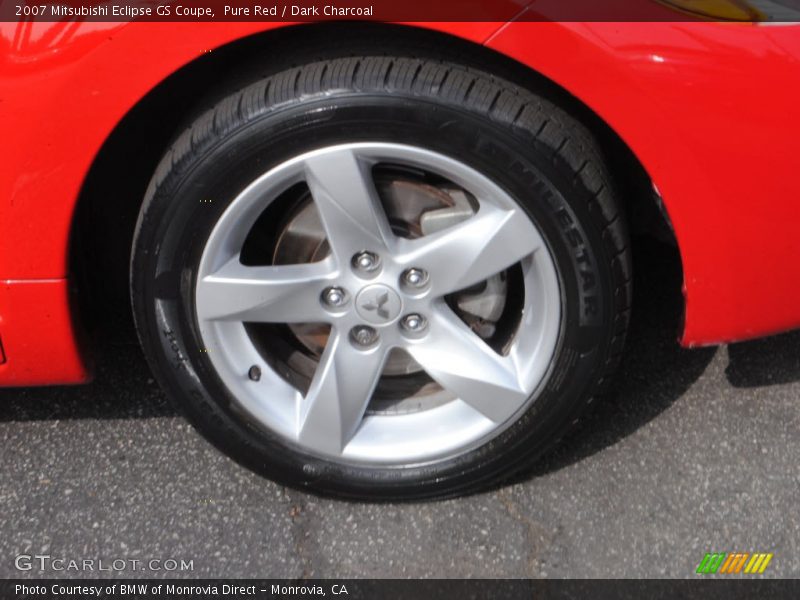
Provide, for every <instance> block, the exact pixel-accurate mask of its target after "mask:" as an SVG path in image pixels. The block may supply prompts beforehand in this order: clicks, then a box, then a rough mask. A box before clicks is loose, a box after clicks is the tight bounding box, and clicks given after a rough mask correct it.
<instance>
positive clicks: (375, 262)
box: [353, 250, 381, 273]
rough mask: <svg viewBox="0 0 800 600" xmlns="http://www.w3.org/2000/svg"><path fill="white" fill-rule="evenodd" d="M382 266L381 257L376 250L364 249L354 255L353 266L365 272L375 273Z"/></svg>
mask: <svg viewBox="0 0 800 600" xmlns="http://www.w3.org/2000/svg"><path fill="white" fill-rule="evenodd" d="M380 266H381V259H380V257H379V256H378V255H377V254H375V253H374V252H368V251H367V250H364V251H363V252H359V253H358V254H356V255H355V256H354V257H353V268H355V269H356V270H357V271H361V272H363V273H373V272H375V271H377V270H378V267H380Z"/></svg>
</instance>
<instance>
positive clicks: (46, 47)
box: [0, 22, 800, 384]
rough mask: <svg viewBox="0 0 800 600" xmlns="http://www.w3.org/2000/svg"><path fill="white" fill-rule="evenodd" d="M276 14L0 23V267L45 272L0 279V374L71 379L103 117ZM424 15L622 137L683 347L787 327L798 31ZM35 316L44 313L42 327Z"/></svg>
mask: <svg viewBox="0 0 800 600" xmlns="http://www.w3.org/2000/svg"><path fill="white" fill-rule="evenodd" d="M276 26H278V24H276V23H226V24H224V25H216V24H214V23H180V24H175V23H132V24H114V23H68V22H62V23H38V24H30V23H27V24H14V23H0V132H2V138H1V139H0V280H12V279H13V280H23V281H24V280H43V279H56V280H59V282H48V283H36V284H33V283H26V284H22V283H20V284H14V285H11V286H9V285H6V284H4V285H3V289H4V290H5V291H4V292H2V296H0V319H1V320H0V337H2V340H3V345H4V348H5V355H6V358H7V361H6V363H5V364H3V365H1V366H0V384H21V383H57V382H65V381H80V380H82V379H83V378H85V374H86V372H85V369H84V368H83V366H82V363H81V360H80V355H79V351H78V349H77V345H76V343H75V342H74V329H73V326H72V324H71V322H70V321H69V310H68V306H67V295H66V283H65V282H64V278H65V277H67V249H68V235H69V230H70V224H71V220H72V215H73V210H74V207H75V202H76V200H77V196H78V193H79V191H80V187H81V184H82V182H83V179H84V177H85V175H86V173H87V172H88V170H89V167H90V166H91V163H92V160H93V159H94V157H95V155H96V154H97V152H98V150H99V149H100V147H101V145H102V143H103V142H104V140H105V139H106V137H107V136H108V134H109V133H110V132H111V130H112V129H113V128H114V126H115V125H116V124H117V123H118V122H119V120H120V119H121V118H122V117H123V116H124V115H125V114H126V113H127V111H128V110H130V109H131V108H132V107H133V106H134V105H135V104H136V102H137V101H139V100H140V99H141V98H142V97H143V96H144V95H146V94H147V92H148V91H149V90H150V89H152V88H153V87H155V86H156V85H157V84H158V83H159V82H161V81H162V80H163V79H164V78H166V77H167V76H169V75H170V74H171V73H173V72H174V71H176V70H177V69H179V68H180V67H182V66H183V65H185V64H187V63H189V62H191V61H192V60H193V59H195V58H197V57H199V56H201V55H202V54H203V53H204V52H206V51H207V50H209V49H213V48H217V47H219V46H222V45H224V44H226V43H228V42H231V41H233V40H235V39H238V38H240V37H243V36H246V35H249V34H252V33H256V32H259V31H263V30H266V29H271V28H273V27H276ZM427 26H429V27H433V28H436V29H439V30H441V31H444V32H446V33H451V34H454V35H459V36H461V37H464V38H466V39H469V40H471V41H474V42H476V43H482V42H484V41H486V40H487V39H489V38H491V40H490V41H489V45H490V46H491V47H493V48H495V49H497V50H498V51H500V52H503V53H505V54H507V55H509V56H511V57H513V58H515V59H517V60H519V61H520V62H523V63H525V64H527V65H529V66H530V67H532V68H534V69H536V70H537V71H539V72H541V73H542V74H544V75H545V76H547V77H549V78H551V79H552V80H554V81H556V82H557V83H559V84H560V85H562V86H563V87H564V88H566V89H567V90H569V91H570V92H571V93H573V94H574V95H575V96H577V97H578V98H580V99H581V100H582V101H583V102H585V103H586V104H587V105H589V106H590V107H591V108H592V109H593V110H595V111H596V112H597V113H598V114H599V115H600V116H601V117H602V118H603V119H604V120H606V121H607V122H608V123H609V124H610V125H611V127H612V128H613V129H614V130H615V131H617V133H618V134H619V135H620V136H621V137H622V138H623V139H624V140H625V141H626V142H627V143H628V144H629V145H630V147H631V148H632V150H633V151H634V153H635V154H636V155H637V156H638V157H639V159H640V160H641V161H642V163H643V164H644V166H645V168H646V169H647V170H648V172H649V173H650V175H651V177H652V178H653V180H654V181H655V183H656V184H657V185H658V187H659V189H660V191H661V193H662V195H663V197H664V201H665V203H666V206H667V208H668V210H669V214H670V217H671V218H672V221H673V224H674V226H675V229H676V234H677V237H678V241H679V244H680V248H681V255H682V258H683V262H684V269H685V276H686V296H687V319H686V329H685V331H684V335H683V342H684V343H685V344H688V345H691V344H699V343H713V342H719V341H723V340H732V339H742V338H748V337H754V336H757V335H763V334H768V333H773V332H777V331H780V330H783V329H788V328H792V327H798V326H800V302H798V299H800V298H798V293H797V283H796V282H797V281H800V261H798V260H797V258H798V256H799V255H800V241H798V238H797V237H796V235H795V228H796V226H797V223H798V222H799V221H800V219H799V218H798V217H800V208H798V199H799V198H800V182H799V181H798V178H797V177H796V176H795V171H796V165H797V164H798V159H797V154H798V153H797V150H796V149H797V142H796V139H797V138H798V135H797V134H798V133H800V125H798V123H797V122H796V120H794V114H795V113H796V110H797V104H798V98H800V65H799V64H798V60H799V59H800V28H796V27H761V26H753V25H720V24H713V23H694V24H688V23H683V24H679V23H648V24H644V23H627V24H616V25H615V24H608V23H593V24H575V23H572V24H557V23H536V22H520V23H512V24H510V25H507V26H505V27H504V28H503V29H502V30H501V31H500V32H499V33H497V34H495V35H492V34H493V33H494V32H496V31H497V30H498V28H499V27H500V26H501V23H496V22H492V23H435V24H429V25H427ZM34 288H35V289H37V290H38V291H37V292H36V293H33V292H31V291H30V290H32V289H34ZM19 290H25V291H19ZM26 294H27V296H26ZM20 298H25V300H26V301H25V302H22V301H20ZM59 303H61V304H60V305H59V306H57V305H58V304H59ZM45 314H46V315H50V316H49V317H48V319H50V326H48V327H41V326H40V324H41V322H42V321H41V319H42V315H45ZM26 338H27V339H26ZM42 358H46V359H48V361H49V363H50V364H44V361H42V360H40V359H42ZM56 363H58V364H56Z"/></svg>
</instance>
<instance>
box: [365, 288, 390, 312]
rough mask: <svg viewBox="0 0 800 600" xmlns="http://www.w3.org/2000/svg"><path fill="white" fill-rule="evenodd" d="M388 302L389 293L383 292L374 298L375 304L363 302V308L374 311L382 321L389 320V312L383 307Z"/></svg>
mask: <svg viewBox="0 0 800 600" xmlns="http://www.w3.org/2000/svg"><path fill="white" fill-rule="evenodd" d="M388 302H389V292H383V293H382V294H379V295H378V297H377V298H376V300H375V302H365V303H364V305H363V306H364V308H365V309H366V310H375V311H377V312H378V316H379V317H381V318H382V319H388V318H389V311H388V310H386V309H385V308H384V306H385V305H386V304H387V303H388Z"/></svg>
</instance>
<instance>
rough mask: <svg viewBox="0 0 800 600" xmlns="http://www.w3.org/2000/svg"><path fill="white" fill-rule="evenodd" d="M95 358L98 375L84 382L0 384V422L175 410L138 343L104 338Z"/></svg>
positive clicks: (126, 415)
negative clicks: (31, 385) (25, 385)
mask: <svg viewBox="0 0 800 600" xmlns="http://www.w3.org/2000/svg"><path fill="white" fill-rule="evenodd" d="M96 358H97V363H98V367H97V373H96V377H95V380H94V381H93V382H92V383H90V384H88V385H80V386H70V387H66V386H57V387H41V388H8V389H0V422H8V421H41V420H60V419H142V418H149V417H163V416H174V415H176V414H177V413H176V411H175V409H174V408H173V406H172V404H171V403H170V402H169V401H168V400H167V399H166V397H165V396H164V394H162V393H161V390H160V389H159V388H158V384H156V383H155V381H154V380H153V378H152V376H151V374H150V369H149V367H148V365H147V362H146V361H145V359H144V356H143V355H142V352H141V350H140V349H139V346H138V345H137V344H136V343H134V342H133V341H131V342H127V343H104V344H103V345H102V347H101V348H99V349H98V351H97V357H96Z"/></svg>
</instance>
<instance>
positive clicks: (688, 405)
mask: <svg viewBox="0 0 800 600" xmlns="http://www.w3.org/2000/svg"><path fill="white" fill-rule="evenodd" d="M648 248H649V250H648V253H647V258H646V259H642V258H640V257H637V262H636V269H637V276H636V280H635V281H636V293H635V310H634V314H633V323H632V327H631V331H630V337H629V344H628V349H627V352H626V355H625V358H624V361H623V365H622V368H621V371H620V374H619V377H617V379H616V382H615V384H614V387H613V389H612V392H611V394H610V395H609V397H608V398H606V399H605V400H604V401H603V402H602V403H601V404H600V406H598V408H597V409H596V410H595V412H594V413H593V414H592V416H591V417H590V418H588V419H587V420H586V421H585V423H583V424H582V425H581V426H580V427H579V429H578V430H577V431H576V432H575V433H574V434H572V435H571V436H570V437H569V438H568V439H567V440H566V441H565V442H564V443H562V445H561V446H560V447H559V448H558V449H557V450H556V451H554V452H553V453H552V454H550V455H548V456H547V457H546V458H545V459H544V460H543V461H542V462H540V463H539V464H538V465H537V466H536V467H535V469H533V470H532V471H530V472H528V473H525V474H524V475H523V476H521V477H519V478H518V479H517V480H516V481H514V482H511V483H509V484H507V485H505V486H503V487H501V488H499V489H495V490H492V491H489V492H486V493H482V494H478V495H473V496H470V497H466V498H460V499H455V500H448V501H443V502H442V501H440V502H426V503H413V504H368V503H353V502H342V501H334V500H328V499H322V498H319V497H315V496H311V495H307V494H303V493H301V492H298V491H294V490H290V489H285V488H283V487H281V486H278V485H276V484H274V483H271V482H270V481H267V480H265V479H263V478H261V477H259V476H257V475H255V474H253V473H251V472H249V471H247V470H246V469H244V468H242V467H241V466H239V465H237V464H236V463H234V462H233V461H231V460H229V459H227V458H226V457H225V456H223V455H222V454H220V453H219V452H218V451H217V450H215V449H214V448H213V447H211V446H210V445H209V444H208V443H207V442H205V441H204V440H203V439H202V438H201V437H200V436H199V435H198V434H197V433H195V431H194V430H193V429H192V428H191V427H190V426H189V425H188V424H187V423H186V422H185V421H184V420H183V418H182V417H181V416H179V415H178V414H176V412H175V411H174V410H173V408H172V407H171V405H170V404H169V402H168V401H167V400H166V399H165V398H164V396H163V394H162V393H161V392H160V391H159V389H158V386H157V385H156V384H155V382H154V381H153V380H152V378H151V376H150V374H149V371H148V368H147V366H146V364H145V362H144V360H143V358H142V356H141V353H140V352H139V350H138V347H137V346H136V345H135V344H134V342H133V341H132V340H130V339H127V340H126V339H118V340H113V341H110V342H107V343H106V345H105V346H104V347H103V349H102V352H101V353H100V355H99V357H98V358H99V372H98V377H97V379H96V381H95V382H94V383H92V384H90V385H88V386H82V387H57V388H41V389H16V390H15V389H10V390H2V391H0V577H20V576H21V577H40V576H47V577H51V576H70V575H71V576H79V575H80V576H84V577H85V576H111V575H114V574H115V573H114V572H113V571H111V572H109V571H105V572H98V571H93V572H75V571H69V570H65V571H53V570H52V569H50V570H47V571H45V572H40V571H39V569H38V568H37V565H36V564H34V565H33V568H32V569H31V570H29V571H19V570H18V569H17V568H16V566H15V562H18V561H15V559H16V557H18V556H20V555H23V556H24V555H36V554H38V555H48V556H50V557H51V559H65V561H66V562H65V563H63V564H61V566H68V565H69V561H70V560H76V561H82V560H84V559H93V560H99V559H103V560H105V561H106V562H105V565H106V567H108V565H109V564H110V563H111V561H114V560H117V561H118V560H125V561H126V567H125V569H124V570H123V571H122V573H118V574H121V575H125V576H129V577H139V576H145V577H162V576H172V577H258V578H270V577H292V578H295V577H696V575H695V574H694V571H695V569H696V567H697V565H698V563H699V562H700V561H701V559H702V558H703V556H704V554H705V553H706V552H712V551H715V552H734V551H741V552H770V553H773V554H774V558H773V559H772V561H771V563H770V564H769V566H768V569H767V570H766V572H765V575H764V576H772V577H800V502H798V499H800V466H799V465H800V435H798V432H799V431H800V333H790V334H785V335H782V336H778V337H773V338H769V339H765V340H761V341H754V342H747V343H742V344H737V345H732V346H723V347H720V348H705V349H695V350H686V349H681V348H680V347H679V346H678V345H677V343H676V341H675V340H676V337H677V331H678V326H679V319H680V274H679V271H678V268H677V266H676V264H675V261H674V260H673V259H672V258H671V254H670V253H668V252H664V251H663V250H662V249H661V248H660V247H656V246H653V247H649V246H648ZM720 310H726V307H724V306H721V307H720ZM153 559H156V560H159V561H162V562H165V561H168V560H170V559H172V560H176V561H177V562H178V563H180V561H181V560H183V561H191V566H192V570H191V571H188V570H187V571H181V570H180V569H179V570H177V571H166V570H164V569H165V567H163V566H162V569H161V570H159V571H142V570H141V565H142V564H147V562H148V561H150V560H153ZM133 560H136V561H143V562H141V563H134V564H136V565H137V567H136V569H133V568H131V566H130V565H131V564H132V563H131V561H133ZM25 564H26V563H25V562H24V560H23V563H22V566H25ZM59 564H60V563H59ZM95 564H97V563H95ZM117 564H118V565H119V564H121V563H117ZM159 564H162V563H159ZM168 564H169V566H174V565H173V564H172V563H168Z"/></svg>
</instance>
